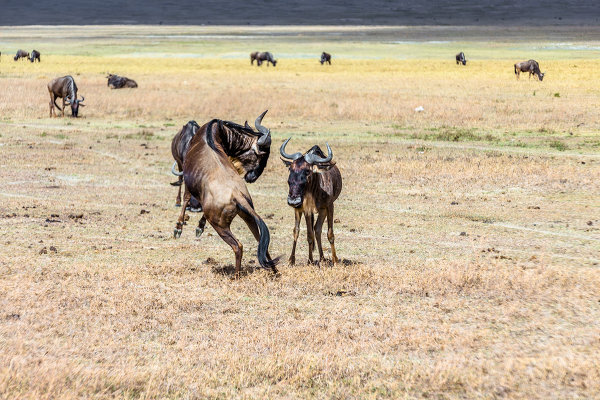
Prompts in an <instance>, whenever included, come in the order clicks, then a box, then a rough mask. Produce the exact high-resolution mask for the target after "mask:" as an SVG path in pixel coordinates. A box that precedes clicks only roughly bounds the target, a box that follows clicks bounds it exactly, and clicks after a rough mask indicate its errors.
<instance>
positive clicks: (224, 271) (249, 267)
mask: <svg viewBox="0 0 600 400" xmlns="http://www.w3.org/2000/svg"><path fill="white" fill-rule="evenodd" d="M204 264H210V265H212V268H211V270H212V273H213V274H215V275H222V276H228V277H230V278H231V279H233V278H234V277H235V265H233V264H227V265H218V264H217V262H216V261H214V260H213V259H212V258H208V259H207V260H206V261H204ZM261 269H265V268H261V267H260V266H259V267H257V266H256V265H255V262H254V260H251V261H250V263H249V264H246V265H242V268H241V269H240V278H243V277H245V276H248V275H251V274H253V273H254V272H256V271H258V270H261ZM267 270H268V271H269V272H270V270H269V269H267ZM269 275H270V276H272V277H273V278H278V277H279V276H280V274H279V272H278V273H277V274H269Z"/></svg>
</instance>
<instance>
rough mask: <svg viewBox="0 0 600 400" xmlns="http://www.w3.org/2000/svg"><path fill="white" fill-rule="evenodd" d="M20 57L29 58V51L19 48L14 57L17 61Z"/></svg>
mask: <svg viewBox="0 0 600 400" xmlns="http://www.w3.org/2000/svg"><path fill="white" fill-rule="evenodd" d="M19 58H24V59H28V58H29V53H28V52H26V51H25V50H21V49H19V50H17V54H16V55H15V57H14V60H15V61H17V60H18V59H19Z"/></svg>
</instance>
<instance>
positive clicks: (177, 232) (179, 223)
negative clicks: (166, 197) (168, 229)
mask: <svg viewBox="0 0 600 400" xmlns="http://www.w3.org/2000/svg"><path fill="white" fill-rule="evenodd" d="M191 198H192V194H191V193H190V192H189V190H188V188H187V187H186V188H185V193H184V194H183V204H182V207H181V214H179V219H178V220H177V225H175V229H174V230H173V237H174V238H175V239H177V238H178V237H181V231H182V230H183V222H184V221H185V209H186V208H187V205H188V203H189V202H190V199H191Z"/></svg>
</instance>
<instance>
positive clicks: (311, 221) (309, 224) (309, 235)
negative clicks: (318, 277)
mask: <svg viewBox="0 0 600 400" xmlns="http://www.w3.org/2000/svg"><path fill="white" fill-rule="evenodd" d="M304 219H305V220H306V240H307V241H308V262H309V263H310V264H313V263H314V260H313V250H314V249H315V231H314V229H313V227H314V226H315V217H314V215H313V213H312V212H308V211H305V212H304Z"/></svg>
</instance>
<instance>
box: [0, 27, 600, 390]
mask: <svg viewBox="0 0 600 400" xmlns="http://www.w3.org/2000/svg"><path fill="white" fill-rule="evenodd" d="M30 29H32V30H35V28H30ZM39 29H40V32H42V31H43V30H42V28H39ZM43 29H46V30H45V31H43V32H45V34H46V35H48V36H49V37H50V39H46V40H47V42H48V43H49V46H50V44H52V45H53V46H55V47H56V48H58V47H60V46H59V44H60V43H59V38H54V36H55V35H57V36H60V35H59V34H58V33H57V31H56V30H52V29H50V30H47V29H48V28H43ZM81 29H82V30H83V31H84V32H86V30H85V29H84V28H81ZM106 29H108V28H106ZM115 29H116V28H115ZM143 29H147V28H143ZM171 29H173V31H174V32H177V30H176V29H175V28H169V31H168V32H172V31H171ZM319 29H325V28H319ZM88 31H90V30H88ZM28 32H31V31H28ZM115 32H116V31H115ZM144 32H145V31H144ZM17 33H18V32H17ZM78 33H79V31H77V32H75V33H74V35H77V34H78ZM102 33H103V35H104V34H106V32H105V31H103V32H102ZM109 33H110V30H109ZM64 40H73V39H72V38H69V37H67V38H66V39H64ZM103 40H106V42H103ZM115 40H116V39H115ZM294 40H296V39H294ZM208 42H210V40H209V41H208ZM292 42H293V41H292V40H290V42H289V47H292V48H293V45H294V43H292ZM341 42H343V40H342V41H341ZM85 43H86V44H88V45H89V46H90V47H89V49H88V51H89V53H85V54H87V55H69V54H67V55H56V54H45V53H44V52H42V63H41V64H34V65H32V64H30V63H25V62H23V63H14V62H13V61H12V60H11V59H9V58H8V56H7V55H6V53H7V52H5V51H4V50H2V53H3V56H2V61H1V64H0V110H1V111H2V112H1V115H0V155H1V158H0V160H1V161H0V164H1V165H2V168H1V169H0V198H1V203H0V237H1V238H2V239H1V240H2V241H1V245H2V246H1V247H0V398H1V399H57V398H60V399H63V398H64V399H78V398H135V399H137V398H153V399H154V398H156V399H163V398H166V399H180V398H181V399H187V398H257V399H262V398H286V399H287V398H289V399H292V398H322V399H329V398H340V399H346V398H348V399H350V398H361V399H363V398H364V399H379V398H394V399H396V398H440V399H454V398H486V399H487V398H489V399H493V398H517V399H535V398H539V399H547V398H596V397H598V396H599V395H600V326H599V323H598V321H599V320H600V308H599V304H600V303H599V301H600V297H599V296H598V288H599V287H600V276H599V275H598V266H599V265H600V264H599V263H600V256H599V254H600V230H599V228H598V227H599V226H600V219H599V218H598V215H600V204H599V203H598V199H599V198H600V197H599V196H600V179H599V178H600V138H599V137H598V130H599V128H600V126H599V122H598V118H597V110H598V106H600V89H599V88H598V87H597V85H594V84H593V79H592V77H593V76H594V71H596V70H597V69H598V67H599V66H600V65H599V63H600V61H599V60H598V59H596V58H595V57H587V58H586V57H580V58H578V59H576V60H572V59H567V57H566V56H565V55H564V54H562V53H553V56H552V57H551V59H549V60H542V59H540V60H539V61H540V64H541V66H542V70H545V71H546V72H547V76H546V79H545V80H544V82H538V81H537V80H535V81H534V80H533V79H532V80H531V81H529V80H528V79H527V77H526V76H525V77H524V78H522V79H521V81H516V80H515V78H514V76H513V73H512V64H513V63H514V62H515V61H519V60H520V59H517V60H512V59H474V60H473V61H472V62H469V64H468V66H467V68H462V67H457V66H456V65H455V64H454V61H453V60H452V56H453V54H451V57H450V60H442V59H437V58H436V59H426V60H423V59H409V60H399V59H397V58H396V57H394V56H393V55H389V57H383V58H377V59H375V56H377V57H379V56H381V54H382V51H383V50H382V49H381V48H380V47H378V46H379V45H378V44H377V43H364V42H360V43H357V44H356V46H361V47H363V48H365V49H367V52H366V53H365V54H364V59H360V58H358V59H355V58H351V57H349V56H348V57H347V58H344V54H350V53H341V54H340V55H339V56H337V57H335V58H334V65H333V66H331V67H322V66H320V65H319V64H318V63H317V62H316V60H314V59H310V60H309V59H304V58H300V57H289V58H281V61H280V63H279V64H278V66H277V68H275V69H273V68H272V67H269V68H266V67H264V66H263V67H262V68H257V67H251V66H250V65H249V60H248V59H246V58H241V57H237V56H236V57H234V58H232V59H229V58H225V57H221V56H213V57H209V58H164V57H158V56H148V54H145V55H144V54H141V55H139V56H136V57H127V56H126V55H119V56H118V57H117V56H115V55H111V54H106V47H110V46H109V45H110V44H111V43H112V42H111V41H109V40H108V39H96V40H95V41H92V40H91V39H90V41H89V42H85ZM132 43H133V45H135V41H133V42H132ZM494 43H496V42H494V41H493V40H491V39H490V41H489V42H470V43H468V46H470V47H471V48H472V49H474V50H473V52H474V54H477V52H476V51H477V49H478V48H479V49H481V51H482V52H483V51H486V49H487V48H488V47H490V46H492V45H494ZM276 44H277V45H278V46H281V47H284V45H285V44H286V41H285V40H284V39H281V40H280V41H279V42H277V43H276ZM210 45H211V46H215V47H217V48H221V49H222V53H219V54H223V53H228V52H229V51H230V48H231V47H232V46H233V45H232V44H231V43H230V42H228V41H224V42H218V43H212V44H210ZM300 45H303V46H309V44H306V43H304V44H303V42H301V41H300ZM331 45H332V46H336V45H337V46H340V48H342V47H343V46H345V45H348V44H344V43H341V44H340V43H338V44H335V43H333V42H332V43H331ZM15 46H16V44H15ZM102 46H105V47H102ZM181 46H183V47H185V46H187V45H186V44H183V45H181ZM207 46H208V45H207ZM247 46H248V47H252V48H254V47H258V46H259V44H256V43H254V42H250V43H249V44H247ZM348 46H350V45H348ZM101 48H102V51H100V50H99V49H101ZM414 48H415V51H417V52H418V51H420V49H421V47H420V45H419V44H415V45H414ZM176 49H177V47H176V48H175V49H172V48H171V49H170V50H169V51H170V52H172V53H176ZM369 49H372V51H371V52H369V51H370V50H369ZM137 50H138V51H139V52H140V53H143V52H148V53H151V52H153V50H154V49H153V48H152V46H151V44H149V43H148V42H147V41H143V40H142V39H140V45H139V48H138V49H137ZM163 50H164V49H163V48H161V49H159V51H158V52H162V51H163ZM243 50H244V51H243V53H245V52H246V51H245V49H243ZM289 52H290V53H292V50H289ZM335 55H336V54H335V53H334V56H335ZM371 56H373V58H370V57H371ZM468 56H469V55H468ZM473 58H476V57H475V56H474V57H473ZM526 58H529V57H523V59H526ZM574 65H576V67H574ZM107 72H113V73H118V74H122V75H126V76H129V77H130V78H133V79H135V80H136V81H137V82H138V84H139V86H140V87H139V89H135V90H122V91H114V90H110V89H108V88H107V87H106V80H105V79H104V76H105V75H106V73H107ZM67 73H70V74H72V75H73V76H74V77H75V80H76V82H77V84H78V86H79V89H80V93H81V94H83V95H84V96H85V97H86V101H85V102H86V103H87V107H85V108H83V109H81V110H80V114H81V115H82V118H80V119H77V120H74V119H71V118H65V119H60V118H54V119H50V118H48V94H47V90H46V83H47V82H48V81H49V80H50V79H51V78H53V77H55V76H60V75H65V74H67ZM534 92H535V95H534ZM555 93H559V97H556V96H555ZM419 105H422V106H423V107H424V108H425V111H424V112H422V113H415V111H414V108H415V107H417V106H419ZM266 108H269V110H270V111H269V113H268V114H267V116H266V117H265V120H264V124H265V125H266V126H268V127H270V128H271V129H272V132H273V137H274V140H273V148H272V157H271V160H269V164H268V167H267V169H266V170H265V172H264V174H263V176H262V177H261V178H260V179H259V180H258V181H257V182H256V183H254V184H252V185H249V190H250V192H251V194H252V197H253V199H254V203H255V205H256V209H257V211H258V212H259V214H260V215H262V216H263V217H264V218H265V221H266V223H267V225H268V226H269V228H270V230H271V237H272V242H271V253H272V254H273V255H283V256H284V259H286V258H287V256H288V255H289V251H290V247H291V231H292V224H293V212H292V210H291V209H290V208H289V207H288V206H287V205H286V202H285V198H286V196H287V184H286V179H287V175H286V170H285V168H284V167H283V164H282V163H281V162H280V161H279V160H278V157H277V147H278V146H279V144H280V143H281V142H282V140H283V139H284V138H287V137H289V136H292V137H293V139H292V141H291V142H290V149H289V150H290V151H301V150H307V149H308V148H309V147H310V146H312V145H313V144H320V145H324V142H325V141H328V142H329V143H330V144H331V146H332V147H333V150H334V154H335V159H336V160H337V165H338V166H339V167H340V169H341V171H342V175H343V177H344V189H343V192H342V195H341V197H340V199H339V200H338V202H336V218H337V219H339V222H337V223H336V224H335V232H336V247H337V251H338V255H339V256H341V258H343V259H344V263H343V264H342V265H339V266H336V267H330V266H322V267H317V266H313V265H306V264H305V263H304V262H301V260H303V259H305V258H306V252H307V245H306V242H305V241H304V240H303V239H304V236H305V235H304V228H303V232H302V233H301V236H300V238H301V240H300V241H299V249H298V251H297V260H299V261H300V262H299V265H298V266H296V267H288V266H286V265H285V264H283V265H282V266H281V267H280V272H281V276H279V277H277V278H274V277H272V276H271V274H270V273H269V272H267V271H262V270H254V269H253V267H254V266H255V262H254V261H253V260H254V258H255V252H256V242H255V241H254V239H253V238H252V235H251V234H250V232H249V231H248V230H247V229H246V227H245V226H244V225H243V223H241V222H240V221H237V220H236V222H235V223H234V233H235V234H236V236H238V237H239V238H240V240H241V242H242V243H243V244H244V249H245V255H244V261H243V264H244V271H245V273H244V276H243V277H242V278H241V279H240V280H238V281H233V280H231V279H230V277H231V275H230V271H231V269H232V268H231V263H232V262H233V253H232V252H231V250H230V248H229V247H228V246H227V245H226V244H225V243H224V242H223V241H222V240H221V239H220V238H219V237H218V236H217V235H216V234H215V232H214V231H213V230H212V228H207V230H206V232H205V233H204V236H203V237H202V238H201V239H196V238H195V237H194V225H195V224H196V222H197V219H198V217H199V216H198V215H197V214H192V216H191V219H190V221H189V222H188V225H186V226H185V227H184V232H183V235H182V237H181V238H180V239H178V240H175V239H173V238H172V230H173V227H174V224H175V220H176V217H177V215H178V212H179V210H178V209H175V208H174V207H173V205H174V201H175V195H176V191H175V189H174V188H172V187H170V186H169V185H168V182H171V181H173V180H174V177H173V176H172V175H170V172H169V168H170V165H171V155H170V139H171V137H172V136H173V135H174V134H175V133H176V131H177V130H178V129H179V127H180V126H181V125H183V124H184V123H185V122H187V121H188V120H190V119H195V120H197V121H198V122H199V123H201V124H202V123H203V122H206V121H208V120H209V119H211V118H213V117H219V118H224V119H229V120H234V121H236V122H241V123H243V122H244V120H246V119H248V120H250V121H252V119H253V118H255V117H256V116H257V115H258V114H259V113H260V112H261V111H263V110H264V109H266ZM68 113H69V112H68ZM557 143H558V144H557ZM141 210H146V211H149V213H141ZM325 242H326V240H325ZM325 248H326V257H329V254H330V253H329V251H328V245H325Z"/></svg>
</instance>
